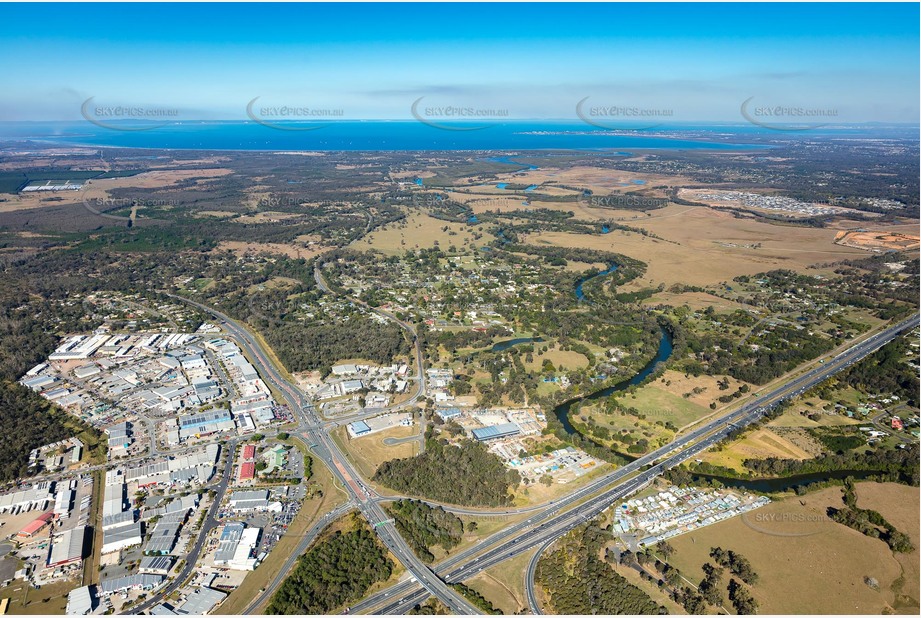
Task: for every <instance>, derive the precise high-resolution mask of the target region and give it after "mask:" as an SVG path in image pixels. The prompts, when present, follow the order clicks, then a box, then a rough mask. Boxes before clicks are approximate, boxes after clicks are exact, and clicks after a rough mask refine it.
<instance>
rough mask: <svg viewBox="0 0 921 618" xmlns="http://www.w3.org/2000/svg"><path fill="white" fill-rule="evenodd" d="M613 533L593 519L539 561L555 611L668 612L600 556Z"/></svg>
mask: <svg viewBox="0 0 921 618" xmlns="http://www.w3.org/2000/svg"><path fill="white" fill-rule="evenodd" d="M609 538H610V537H609V536H608V535H607V533H605V531H604V530H602V529H601V528H600V527H598V525H597V523H596V522H590V523H588V524H586V525H584V526H581V527H579V528H577V529H576V530H574V531H572V532H570V533H569V534H567V535H566V536H565V537H563V538H562V539H560V540H559V541H558V542H557V544H556V545H555V546H554V547H553V548H551V550H550V551H548V552H546V553H545V554H544V555H543V556H542V557H541V559H540V561H539V562H538V564H537V573H536V576H535V581H536V582H537V583H538V584H540V585H541V586H542V587H543V588H544V590H545V591H546V592H547V594H548V596H549V597H550V605H551V606H552V610H553V612H552V613H554V614H564V615H566V614H568V615H572V614H596V615H620V614H640V615H642V614H646V615H654V614H665V613H667V612H666V609H665V608H664V607H662V606H660V605H657V604H656V603H655V602H654V601H653V600H652V599H650V598H649V596H648V595H647V594H646V593H645V592H643V591H642V590H640V589H639V588H637V587H636V586H634V585H633V584H631V583H630V582H628V581H627V580H626V579H625V578H624V577H623V576H622V575H620V574H618V573H617V572H616V571H615V570H614V569H613V568H612V567H611V565H609V564H607V563H606V562H604V561H603V560H601V558H599V552H600V551H601V548H602V546H603V545H604V543H605V542H606V541H607V540H608V539H609Z"/></svg>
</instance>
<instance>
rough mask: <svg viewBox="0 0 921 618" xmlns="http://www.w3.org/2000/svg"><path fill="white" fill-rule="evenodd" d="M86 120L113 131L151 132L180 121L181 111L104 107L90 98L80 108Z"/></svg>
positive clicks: (147, 107) (159, 108)
mask: <svg viewBox="0 0 921 618" xmlns="http://www.w3.org/2000/svg"><path fill="white" fill-rule="evenodd" d="M80 115H81V116H83V118H84V120H86V121H87V122H91V123H93V124H94V125H96V126H97V127H102V128H103V129H109V130H111V131H150V130H152V129H159V128H161V127H165V126H167V125H170V124H173V123H175V122H177V121H178V120H179V110H178V109H176V108H167V107H151V106H144V105H102V104H99V103H98V102H96V97H90V98H88V99H87V100H86V101H84V102H83V105H81V106H80Z"/></svg>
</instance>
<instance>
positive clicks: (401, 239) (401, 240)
mask: <svg viewBox="0 0 921 618" xmlns="http://www.w3.org/2000/svg"><path fill="white" fill-rule="evenodd" d="M445 228H447V230H446V229H445ZM473 231H474V230H473V228H471V227H470V226H469V225H466V224H463V223H453V222H449V221H442V220H440V219H435V218H434V217H430V216H428V215H426V214H424V213H419V212H414V213H411V214H409V215H408V216H407V218H406V221H405V222H397V223H391V224H388V225H386V226H384V227H382V228H379V229H376V230H374V231H373V232H371V233H370V234H368V235H367V236H363V237H362V238H360V239H359V240H356V241H355V242H353V243H352V244H350V245H349V247H350V248H352V249H355V250H358V251H367V250H369V249H376V250H378V251H380V252H382V253H384V254H387V255H397V254H401V253H403V252H404V251H407V250H410V249H431V248H432V247H434V246H435V243H436V242H437V243H438V246H439V247H441V248H442V249H445V250H447V248H448V247H449V246H451V245H454V246H455V247H457V248H458V249H460V248H461V247H463V246H464V245H467V246H470V247H479V246H482V245H485V244H487V243H488V242H490V241H492V240H494V239H493V237H492V236H491V235H489V234H486V233H484V234H483V236H482V238H480V239H479V240H475V239H474V238H473ZM452 232H453V235H452Z"/></svg>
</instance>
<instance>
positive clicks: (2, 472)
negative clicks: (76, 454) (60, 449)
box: [0, 273, 105, 482]
mask: <svg viewBox="0 0 921 618" xmlns="http://www.w3.org/2000/svg"><path fill="white" fill-rule="evenodd" d="M4 274H5V273H0V423H2V427H3V428H4V431H3V435H0V482H7V481H11V480H13V479H15V478H17V477H21V476H24V475H25V474H26V466H27V465H28V462H29V452H30V451H31V450H32V449H34V448H37V447H39V446H42V445H45V444H51V443H52V442H57V441H58V440H62V439H64V438H69V437H71V436H75V435H79V436H80V438H81V440H83V442H84V446H85V447H86V448H87V450H88V451H90V452H91V454H92V455H94V456H96V457H101V456H102V455H103V454H104V449H105V446H104V445H103V444H102V443H101V442H100V439H99V438H100V434H99V433H98V432H97V431H96V430H94V429H92V428H90V427H89V426H88V425H86V424H85V423H83V422H81V421H80V420H79V419H77V418H76V417H73V416H71V415H69V414H67V413H66V412H64V411H63V410H61V409H60V408H58V407H57V406H55V405H53V404H52V403H50V402H49V401H48V400H46V399H44V398H43V397H41V396H39V395H38V394H37V393H34V392H32V391H31V390H29V389H27V388H25V387H23V386H21V385H19V384H18V383H16V380H18V379H19V378H20V377H21V376H22V375H23V374H24V373H25V372H26V371H28V370H29V369H30V368H31V367H33V366H35V365H36V364H38V363H39V362H41V361H43V360H44V359H45V358H46V357H47V355H48V354H50V353H51V352H52V351H53V350H54V348H55V346H56V345H57V343H58V333H63V332H67V330H69V329H72V328H81V327H83V328H85V327H89V326H93V325H94V324H95V322H92V321H89V322H87V321H86V320H85V314H86V313H87V311H86V308H85V307H84V306H83V304H82V303H69V304H67V303H60V304H54V303H52V302H51V301H50V300H47V299H44V300H43V299H38V298H36V297H35V296H34V295H32V294H30V293H29V292H28V289H27V288H26V286H24V285H23V283H22V282H21V281H18V280H15V279H13V278H11V277H6V276H3V275H4ZM101 449H103V450H101Z"/></svg>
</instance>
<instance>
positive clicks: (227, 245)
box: [216, 240, 330, 259]
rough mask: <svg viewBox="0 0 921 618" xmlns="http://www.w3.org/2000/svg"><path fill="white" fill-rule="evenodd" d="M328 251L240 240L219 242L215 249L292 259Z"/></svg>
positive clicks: (316, 246)
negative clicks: (271, 254)
mask: <svg viewBox="0 0 921 618" xmlns="http://www.w3.org/2000/svg"><path fill="white" fill-rule="evenodd" d="M329 249H330V247H322V246H319V245H317V244H316V243H303V244H302V243H274V242H243V241H241V240H225V241H222V242H220V243H219V244H218V246H217V248H216V250H217V251H230V252H232V253H235V254H236V255H239V256H244V255H247V254H253V255H255V254H259V253H274V254H276V255H284V256H287V257H289V258H294V259H297V258H311V257H313V256H315V255H320V254H321V253H324V252H326V251H329Z"/></svg>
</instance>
